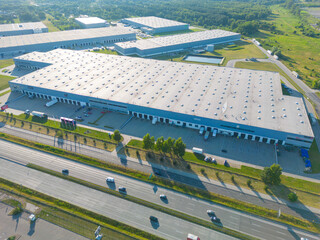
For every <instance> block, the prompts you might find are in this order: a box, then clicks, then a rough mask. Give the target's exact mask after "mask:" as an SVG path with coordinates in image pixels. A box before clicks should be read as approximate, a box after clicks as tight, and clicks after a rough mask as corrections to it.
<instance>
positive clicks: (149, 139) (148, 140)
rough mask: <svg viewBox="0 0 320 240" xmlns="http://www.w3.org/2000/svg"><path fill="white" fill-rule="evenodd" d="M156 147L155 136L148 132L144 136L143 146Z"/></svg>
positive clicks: (145, 147)
mask: <svg viewBox="0 0 320 240" xmlns="http://www.w3.org/2000/svg"><path fill="white" fill-rule="evenodd" d="M153 147H154V137H150V134H149V133H147V134H146V135H145V136H144V137H143V148H144V149H152V148H153Z"/></svg>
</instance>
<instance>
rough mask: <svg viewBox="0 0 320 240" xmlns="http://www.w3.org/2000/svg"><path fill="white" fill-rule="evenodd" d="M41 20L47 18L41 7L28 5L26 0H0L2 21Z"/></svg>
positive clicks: (0, 21)
mask: <svg viewBox="0 0 320 240" xmlns="http://www.w3.org/2000/svg"><path fill="white" fill-rule="evenodd" d="M15 19H19V21H20V22H39V21H42V20H45V19H46V15H45V13H44V11H42V10H41V9H40V8H39V7H37V6H33V5H27V4H26V3H25V1H4V0H0V23H14V22H15Z"/></svg>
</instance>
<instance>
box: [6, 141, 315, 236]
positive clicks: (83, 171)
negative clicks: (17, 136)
mask: <svg viewBox="0 0 320 240" xmlns="http://www.w3.org/2000/svg"><path fill="white" fill-rule="evenodd" d="M0 146H1V149H2V153H1V156H2V158H1V159H0V161H1V162H8V161H14V162H19V163H22V164H26V163H28V162H31V163H35V164H38V165H41V166H44V167H46V168H49V169H53V170H57V171H61V170H62V169H64V168H67V169H69V171H70V175H72V176H75V177H77V178H81V179H84V180H86V181H89V182H93V183H95V184H99V185H102V186H106V187H110V188H114V189H117V188H118V187H119V186H124V187H126V188H127V193H128V194H130V195H133V196H136V197H138V198H142V199H145V200H147V201H150V202H155V203H157V204H159V205H163V206H166V207H168V208H172V209H174V210H177V211H180V212H185V213H187V214H189V215H192V216H196V217H198V218H202V219H205V220H208V221H209V217H208V216H207V214H206V210H208V209H211V210H214V211H215V213H216V215H217V216H218V217H219V218H221V221H222V224H223V225H224V226H225V227H228V228H232V229H234V230H237V231H240V232H244V233H246V234H250V235H253V236H256V237H258V238H260V239H296V237H297V236H298V237H306V236H307V237H308V239H318V238H319V236H315V235H313V234H310V233H305V232H304V231H301V230H297V229H294V228H291V227H288V226H284V225H282V224H278V223H275V222H271V221H267V220H263V219H261V218H258V217H253V216H250V215H247V214H244V213H241V212H238V211H234V210H232V209H229V208H226V207H222V206H220V205H216V204H213V203H210V202H207V201H203V200H200V199H197V198H194V197H190V196H187V195H184V194H181V193H177V192H174V191H171V190H168V189H164V188H161V187H158V186H155V185H153V184H149V183H145V182H141V181H138V180H135V179H131V178H128V177H124V176H121V175H118V174H114V173H109V172H107V171H104V170H101V169H97V168H94V167H90V166H87V165H83V164H79V163H77V162H73V161H70V160H66V159H63V158H59V157H56V156H54V155H50V154H45V153H42V152H38V151H35V150H32V149H29V148H25V147H22V146H19V145H15V144H12V143H9V142H4V141H0ZM108 176H112V177H114V178H115V185H110V186H108V185H107V184H106V181H105V178H106V177H108ZM160 194H165V195H166V196H167V198H168V201H162V200H161V199H160V198H159V195H160ZM131 204H132V203H129V204H128V205H131ZM147 217H148V216H146V218H147ZM129 224H130V223H129Z"/></svg>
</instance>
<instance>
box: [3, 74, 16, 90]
mask: <svg viewBox="0 0 320 240" xmlns="http://www.w3.org/2000/svg"><path fill="white" fill-rule="evenodd" d="M13 79H15V77H10V76H5V75H0V91H1V90H3V89H6V88H8V87H9V83H8V82H9V81H11V80H13Z"/></svg>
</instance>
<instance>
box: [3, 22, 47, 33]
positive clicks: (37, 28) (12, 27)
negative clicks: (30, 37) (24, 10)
mask: <svg viewBox="0 0 320 240" xmlns="http://www.w3.org/2000/svg"><path fill="white" fill-rule="evenodd" d="M46 32H48V28H47V26H46V25H44V24H43V23H42V22H27V23H9V24H0V37H8V36H17V35H26V34H35V33H46Z"/></svg>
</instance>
